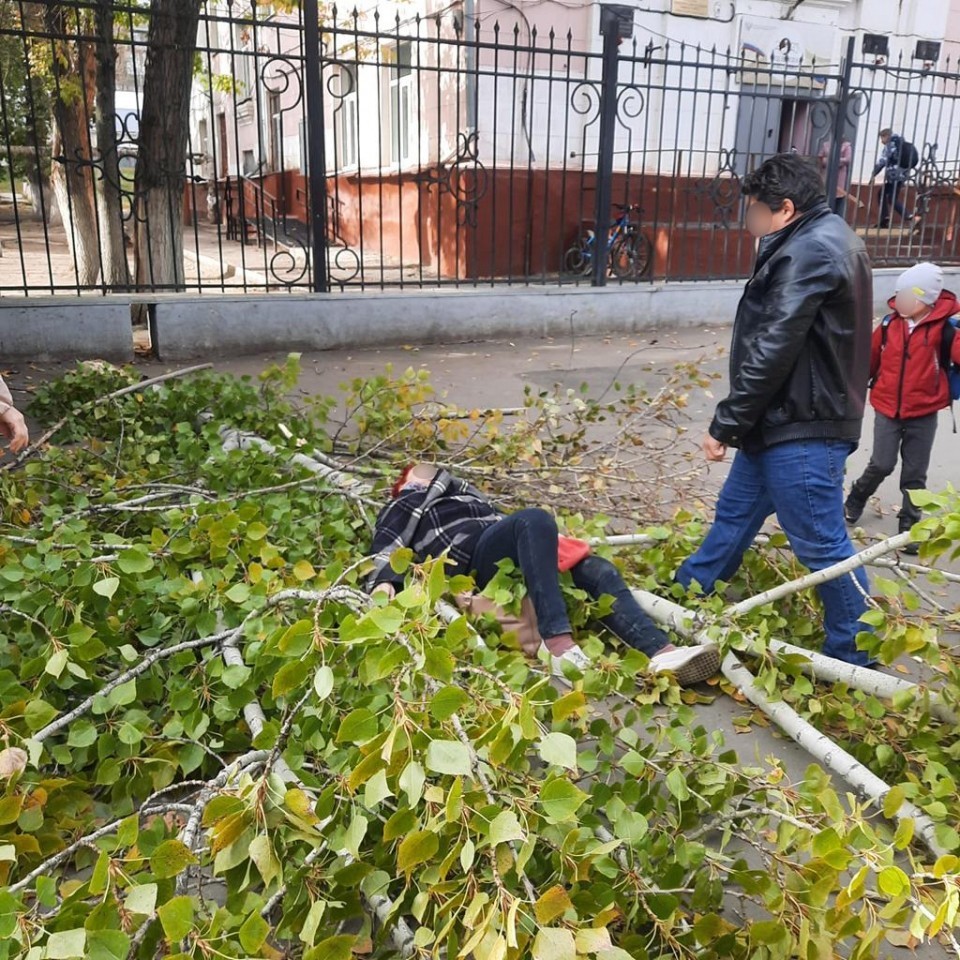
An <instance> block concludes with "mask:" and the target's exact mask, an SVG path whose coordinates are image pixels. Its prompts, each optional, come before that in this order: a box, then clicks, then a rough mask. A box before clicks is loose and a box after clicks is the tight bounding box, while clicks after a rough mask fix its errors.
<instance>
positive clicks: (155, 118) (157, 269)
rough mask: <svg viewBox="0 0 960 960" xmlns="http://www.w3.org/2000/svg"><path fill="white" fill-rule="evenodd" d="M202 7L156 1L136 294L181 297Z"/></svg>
mask: <svg viewBox="0 0 960 960" xmlns="http://www.w3.org/2000/svg"><path fill="white" fill-rule="evenodd" d="M199 19H200V3H199V2H198V0H152V2H151V4H150V30H149V34H148V37H147V63H146V70H145V76H144V83H143V113H142V115H141V117H140V141H139V146H138V151H137V172H136V228H137V229H136V239H135V250H136V269H137V274H136V280H137V285H138V287H141V288H142V287H149V288H151V289H155V288H158V287H160V288H162V289H182V288H183V286H184V272H183V184H184V178H185V175H186V159H187V144H188V134H189V121H190V90H191V84H192V82H193V65H194V52H195V50H196V43H197V26H198V24H199Z"/></svg>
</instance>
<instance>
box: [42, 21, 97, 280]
mask: <svg viewBox="0 0 960 960" xmlns="http://www.w3.org/2000/svg"><path fill="white" fill-rule="evenodd" d="M79 16H80V14H79V11H77V10H76V9H73V8H71V7H69V6H68V5H66V4H61V3H50V4H47V5H46V6H45V9H44V20H45V25H46V28H47V30H48V31H49V33H50V35H51V36H52V37H53V38H54V39H53V40H52V41H51V44H52V48H53V49H52V52H53V55H52V57H51V77H52V80H53V85H54V96H53V141H52V144H51V156H52V158H53V163H52V164H51V169H50V187H51V190H52V192H53V199H54V203H55V204H56V206H57V208H58V210H59V213H60V218H61V220H62V222H63V225H64V232H65V233H66V238H67V245H68V247H69V249H70V253H71V255H72V257H73V262H74V268H75V271H76V282H77V285H78V286H91V285H93V284H95V283H96V282H97V280H98V278H99V276H100V248H99V243H98V236H99V230H98V223H97V210H96V202H95V194H94V186H93V177H94V172H93V167H92V165H91V158H92V143H91V139H90V125H89V123H88V122H87V121H88V118H89V117H90V108H91V102H90V100H91V96H92V92H93V90H94V84H95V69H96V68H95V61H94V56H93V49H92V45H91V44H90V43H89V42H87V41H84V40H77V41H72V40H70V39H69V34H70V32H73V33H74V34H76V35H78V36H79V35H82V31H81V30H80V28H79V26H80V25H79V21H78V18H79Z"/></svg>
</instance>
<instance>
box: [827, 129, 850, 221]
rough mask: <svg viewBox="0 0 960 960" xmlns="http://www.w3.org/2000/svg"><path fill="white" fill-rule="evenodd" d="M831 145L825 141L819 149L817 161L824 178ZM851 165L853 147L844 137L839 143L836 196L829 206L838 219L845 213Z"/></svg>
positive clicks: (828, 164) (828, 162)
mask: <svg viewBox="0 0 960 960" xmlns="http://www.w3.org/2000/svg"><path fill="white" fill-rule="evenodd" d="M832 147H833V144H831V142H830V141H829V140H825V141H824V142H823V145H822V146H821V147H820V153H819V155H818V159H819V160H820V171H821V173H823V175H824V176H826V173H827V167H828V166H830V150H831V149H832ZM851 163H853V146H852V145H851V143H850V141H849V140H848V139H847V138H846V137H844V138H843V140H841V141H840V165H839V166H838V167H837V195H836V196H835V197H834V198H833V200H832V202H831V205H832V206H833V212H834V213H835V214H837V216H838V217H843V216H845V215H846V212H847V185H848V184H849V182H850V164H851Z"/></svg>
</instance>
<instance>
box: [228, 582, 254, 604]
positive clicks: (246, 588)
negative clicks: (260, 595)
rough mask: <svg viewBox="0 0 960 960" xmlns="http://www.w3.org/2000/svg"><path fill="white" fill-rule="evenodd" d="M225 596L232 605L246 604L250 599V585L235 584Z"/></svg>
mask: <svg viewBox="0 0 960 960" xmlns="http://www.w3.org/2000/svg"><path fill="white" fill-rule="evenodd" d="M224 596H225V597H226V598H227V599H228V600H229V601H230V602H231V603H246V602H247V600H249V599H250V585H249V584H248V583H235V584H234V585H233V586H232V587H231V588H230V589H229V590H228V591H227V592H226V593H225V594H224Z"/></svg>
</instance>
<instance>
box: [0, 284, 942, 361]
mask: <svg viewBox="0 0 960 960" xmlns="http://www.w3.org/2000/svg"><path fill="white" fill-rule="evenodd" d="M944 272H945V274H946V277H945V279H946V285H947V286H948V287H950V288H951V289H953V290H960V269H958V268H948V269H946V270H945V271H944ZM900 273H901V270H899V269H890V270H875V271H874V302H875V312H876V314H877V316H881V315H882V314H883V313H885V312H886V301H887V299H888V297H889V296H890V295H891V294H892V293H893V288H894V282H895V280H896V278H897V276H898V275H899V274H900ZM743 286H744V281H742V280H718V281H693V282H689V283H686V282H685V283H661V284H646V283H641V284H638V285H636V286H634V285H623V286H621V285H612V286H609V287H603V288H599V289H598V288H593V287H586V286H585V287H569V286H563V287H561V286H552V287H551V286H544V287H466V288H461V289H453V288H444V289H440V290H404V291H388V292H383V293H361V292H360V291H353V290H347V291H345V292H343V293H331V294H292V295H284V294H280V293H274V294H266V295H264V294H261V295H248V296H212V295H204V296H198V295H191V294H172V295H170V296H153V297H147V296H145V295H142V296H137V295H124V296H118V297H104V298H97V299H94V298H92V297H46V298H42V299H33V298H31V299H18V300H12V299H4V301H2V302H0V357H2V358H3V359H9V360H15V359H37V360H42V359H83V358H93V357H102V358H104V359H108V360H129V359H130V358H131V357H132V356H133V343H132V335H131V323H130V316H131V313H130V311H131V305H132V304H135V303H142V302H146V303H149V304H150V305H151V331H150V332H151V341H152V344H153V349H154V351H155V352H156V354H157V356H158V357H159V358H160V359H161V360H165V361H166V360H170V361H174V360H186V359H191V358H194V357H229V356H241V355H244V354H256V353H274V352H277V351H281V350H337V349H358V348H361V347H374V346H395V345H397V344H407V343H410V344H428V343H457V342H468V341H477V340H492V339H518V338H537V337H550V336H553V337H557V336H570V335H574V336H577V335H579V336H597V335H602V334H608V333H609V334H617V333H626V334H629V333H635V332H637V331H641V330H655V329H657V328H659V327H677V326H701V325H704V324H725V323H730V322H731V321H732V320H733V316H734V313H735V311H736V306H737V302H738V301H739V299H740V295H741V293H742V292H743Z"/></svg>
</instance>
